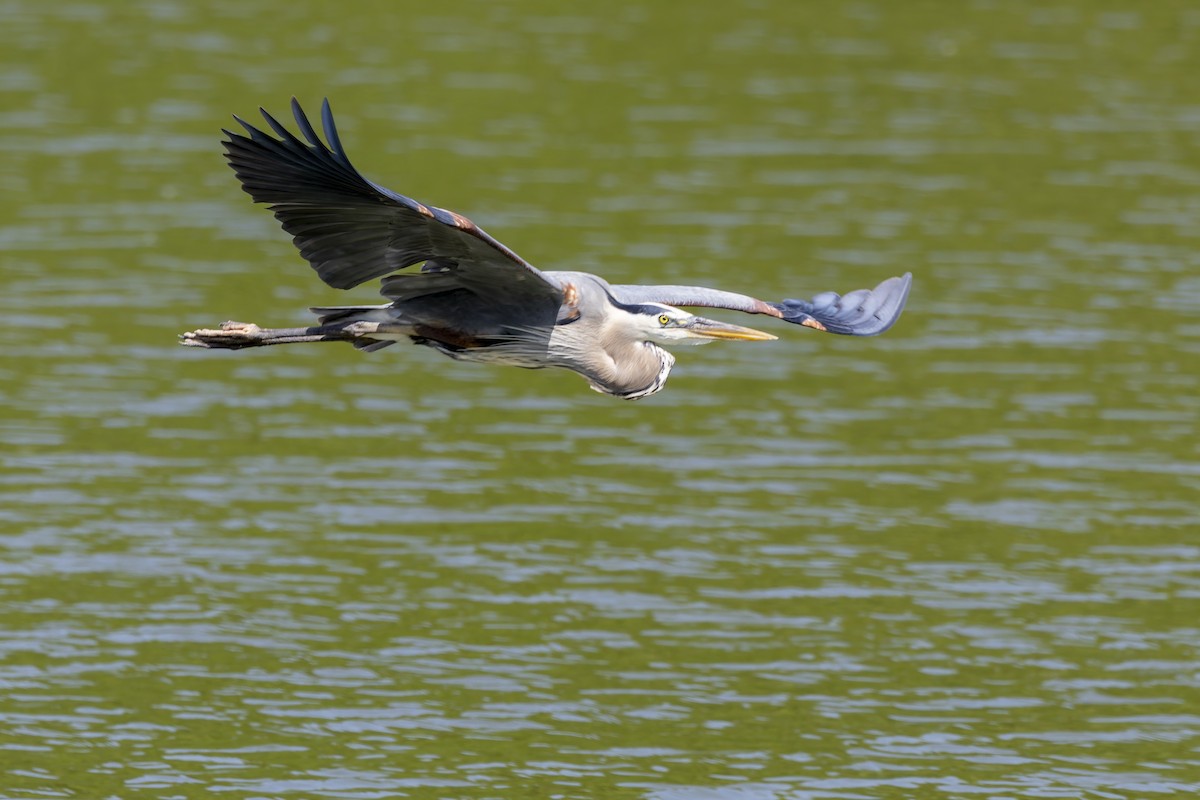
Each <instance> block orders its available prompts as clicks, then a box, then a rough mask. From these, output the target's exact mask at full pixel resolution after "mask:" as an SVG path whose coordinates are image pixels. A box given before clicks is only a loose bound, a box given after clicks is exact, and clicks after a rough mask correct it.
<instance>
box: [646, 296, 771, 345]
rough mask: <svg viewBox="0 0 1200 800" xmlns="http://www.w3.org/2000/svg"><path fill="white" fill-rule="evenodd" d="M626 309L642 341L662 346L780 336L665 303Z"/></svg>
mask: <svg viewBox="0 0 1200 800" xmlns="http://www.w3.org/2000/svg"><path fill="white" fill-rule="evenodd" d="M626 308H627V309H628V310H629V311H630V312H631V313H632V316H633V318H634V325H635V326H636V328H637V331H638V333H639V334H640V335H641V338H642V341H647V342H654V343H655V344H659V345H668V346H669V345H681V344H707V343H708V342H712V341H716V340H718V339H736V340H741V341H746V342H767V341H770V340H772V339H776V338H778V337H776V336H772V335H771V334H769V333H763V332H762V331H756V330H755V329H754V328H743V327H742V326H741V325H730V324H729V323H727V322H718V321H716V320H712V319H707V318H706V317H698V316H696V315H695V314H689V313H688V312H686V311H683V310H682V309H678V308H675V307H674V306H668V305H665V304H663V303H643V304H641V305H637V306H626Z"/></svg>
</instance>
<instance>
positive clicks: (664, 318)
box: [658, 314, 671, 328]
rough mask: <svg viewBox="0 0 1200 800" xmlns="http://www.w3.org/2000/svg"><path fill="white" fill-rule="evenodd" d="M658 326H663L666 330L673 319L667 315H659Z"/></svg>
mask: <svg viewBox="0 0 1200 800" xmlns="http://www.w3.org/2000/svg"><path fill="white" fill-rule="evenodd" d="M658 324H659V325H662V326H663V327H664V328H665V327H666V326H667V325H670V324H671V317H670V316H669V315H667V314H659V315H658Z"/></svg>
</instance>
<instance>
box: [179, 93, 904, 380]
mask: <svg viewBox="0 0 1200 800" xmlns="http://www.w3.org/2000/svg"><path fill="white" fill-rule="evenodd" d="M292 108H293V112H294V114H295V117H296V121H297V123H298V124H299V126H300V130H301V133H302V134H303V135H304V138H305V139H306V140H307V141H306V142H305V141H301V140H300V139H298V138H297V137H295V136H294V135H292V134H291V133H290V132H289V131H287V130H286V129H285V128H284V127H283V126H282V125H280V124H279V123H278V122H277V121H276V120H275V119H274V118H272V117H271V116H270V115H268V114H267V113H266V112H265V111H264V112H263V116H264V117H265V118H266V120H267V122H268V124H269V125H270V126H271V128H272V130H274V132H275V133H276V134H277V135H278V136H279V138H278V139H276V138H274V137H271V136H269V135H268V134H266V133H263V132H262V131H259V130H257V129H256V128H253V127H252V126H250V125H247V124H246V123H245V122H241V120H238V121H239V122H241V124H242V125H243V127H245V128H246V130H247V132H248V133H249V136H242V135H239V134H234V133H230V132H229V131H226V133H227V134H228V135H229V141H227V142H226V143H225V146H226V149H227V150H228V158H229V160H230V164H231V166H232V167H233V168H234V170H235V171H236V173H237V176H238V178H239V179H240V180H241V181H242V185H243V188H244V189H245V190H246V191H247V192H248V193H249V194H250V195H251V196H252V197H253V198H254V199H255V200H257V201H259V202H264V203H270V204H271V210H272V211H274V212H275V216H276V217H277V218H278V219H279V221H280V222H281V223H282V224H283V227H284V229H285V230H286V231H287V232H288V233H291V234H292V235H293V237H294V241H295V243H296V246H297V247H298V248H299V249H300V253H301V255H303V256H304V257H305V258H306V259H307V260H308V261H309V262H310V263H311V264H312V266H313V268H314V269H315V270H316V271H317V274H318V275H319V276H320V277H321V278H322V279H323V280H324V281H325V282H326V283H328V284H329V285H330V286H333V287H335V288H339V289H349V288H352V287H354V286H357V285H359V284H361V283H364V282H366V281H368V280H371V279H373V278H383V281H382V285H381V293H382V294H383V296H384V297H386V298H387V299H388V300H389V302H388V303H386V304H383V305H376V306H346V307H333V308H314V309H312V310H313V311H314V312H315V313H316V314H317V315H318V317H319V322H318V324H317V325H314V326H311V327H307V328H286V329H263V328H259V327H258V326H256V325H247V324H242V323H233V322H229V323H225V324H224V325H222V326H221V328H219V329H202V330H197V331H191V332H189V333H186V334H184V335H183V337H182V343H183V344H185V345H191V346H196V347H209V348H224V349H239V348H243V347H258V346H263V345H273V344H290V343H296V342H313V341H347V342H350V343H351V344H353V345H354V346H355V347H356V348H359V349H361V350H367V351H371V350H377V349H380V348H383V347H387V346H389V345H390V344H392V343H394V342H397V341H412V342H415V343H418V344H423V345H427V346H429V347H432V348H434V349H436V350H438V351H439V352H442V353H444V354H446V355H448V356H450V357H451V358H454V359H457V360H460V361H475V362H482V363H491V364H505V365H510V366H518V367H525V368H529V369H540V368H543V367H559V368H563V369H568V370H571V371H573V372H576V373H579V374H580V375H582V376H583V377H584V378H586V379H587V381H588V382H589V384H590V385H591V387H592V388H593V389H596V390H597V391H600V392H604V393H606V394H611V395H615V396H618V397H623V398H626V399H630V400H636V399H638V398H640V397H645V396H647V395H650V394H653V393H654V392H657V391H658V390H659V389H661V388H662V387H663V385H664V384H665V383H666V380H667V376H668V375H669V373H670V371H671V367H672V366H673V365H674V363H675V359H674V357H673V356H672V355H671V354H670V353H669V352H668V351H667V350H666V349H664V347H665V346H672V345H680V344H704V343H706V342H709V341H713V340H714V339H740V340H751V341H753V340H769V339H774V338H776V337H774V336H772V335H771V334H767V333H763V332H761V331H756V330H753V329H751V328H743V327H741V326H737V325H730V324H727V323H723V322H716V321H713V320H709V319H705V318H704V317H698V316H695V315H693V314H690V313H689V312H687V311H684V310H683V309H682V308H681V306H703V307H715V308H727V309H732V310H736V311H742V312H746V313H751V314H764V315H767V316H772V317H776V318H779V319H782V320H784V321H786V322H792V323H796V324H799V325H804V326H806V327H809V328H814V329H816V330H821V331H828V332H831V333H842V334H849V335H856V336H873V335H875V334H878V333H882V332H883V331H885V330H887V329H888V328H889V327H891V325H892V324H893V323H894V322H895V320H896V318H897V317H899V315H900V312H901V311H902V310H903V308H904V303H905V300H906V299H907V297H908V290H909V286H910V282H911V276H909V275H905V276H904V277H903V278H889V279H888V280H886V281H884V282H883V283H882V284H880V285H879V286H878V287H876V288H875V289H874V290H873V291H867V290H859V291H857V292H851V293H849V294H847V295H846V296H845V297H842V296H839V295H837V294H835V293H833V292H826V293H824V294H822V295H818V296H817V297H815V298H813V300H811V301H804V300H784V301H782V302H781V303H768V302H764V301H762V300H757V299H755V298H753V297H749V296H747V295H741V294H735V293H732V292H725V291H720V290H715V289H705V288H702V287H694V286H636V285H614V284H609V283H608V282H607V281H605V280H604V279H602V278H600V277H598V276H596V275H592V274H589V273H586V272H551V271H541V270H538V269H536V268H534V267H533V266H532V265H531V264H529V263H528V262H526V261H525V260H524V259H522V258H521V257H520V256H518V255H516V254H515V253H513V252H512V251H511V250H509V249H508V248H507V247H505V246H504V245H502V244H500V243H499V242H498V241H496V240H495V239H493V238H492V237H490V236H488V235H487V234H486V233H484V232H483V231H482V230H481V229H480V228H479V227H478V226H476V225H475V224H474V223H472V222H471V221H470V220H468V219H466V218H465V217H463V216H461V215H459V214H455V213H454V212H452V211H445V210H443V209H440V208H436V207H434V206H426V205H424V204H422V203H418V202H417V201H415V200H412V199H411V198H408V197H404V196H403V195H399V194H396V193H394V192H391V191H390V190H388V189H385V188H383V187H382V186H379V185H377V184H374V183H371V182H370V181H368V180H367V179H366V178H364V177H362V175H361V174H359V173H358V171H357V170H356V169H354V167H353V166H351V164H350V161H349V159H348V158H347V157H346V155H345V151H344V150H343V149H342V146H341V142H340V140H339V138H338V135H337V130H336V128H335V127H334V124H333V116H332V114H331V112H330V110H329V104H328V103H326V104H325V105H324V106H323V108H322V122H323V124H324V128H325V136H326V139H327V140H328V141H329V146H328V147H327V146H326V145H325V144H324V143H322V142H321V140H320V138H319V137H318V136H317V134H316V132H315V130H313V128H312V126H311V125H310V124H309V122H308V119H307V118H306V117H305V115H304V113H303V112H302V111H301V110H300V106H299V105H298V104H297V103H296V101H295V100H293V101H292ZM418 264H420V265H421V266H420V268H419V269H416V270H412V269H409V268H410V267H414V266H416V265H418Z"/></svg>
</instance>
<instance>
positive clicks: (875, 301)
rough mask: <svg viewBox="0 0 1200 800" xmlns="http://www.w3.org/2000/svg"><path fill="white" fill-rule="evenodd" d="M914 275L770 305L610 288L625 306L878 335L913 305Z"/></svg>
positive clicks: (684, 292) (732, 296)
mask: <svg viewBox="0 0 1200 800" xmlns="http://www.w3.org/2000/svg"><path fill="white" fill-rule="evenodd" d="M911 287H912V273H911V272H906V273H905V274H904V275H903V276H902V277H898V278H888V279H887V280H886V281H884V282H883V283H881V284H879V285H878V286H876V287H875V288H874V289H859V290H858V291H854V292H849V293H848V294H846V295H839V294H838V293H837V292H824V293H822V294H819V295H817V296H816V297H814V298H813V299H812V300H784V301H782V302H779V303H769V302H766V301H764V300H759V299H757V298H754V297H750V296H748V295H744V294H737V293H735V292H726V291H721V290H719V289H706V288H704V287H701V286H637V285H618V284H614V285H612V286H610V287H609V290H610V291H611V292H612V295H613V297H615V298H616V299H617V300H619V301H620V302H622V303H630V304H633V303H666V304H667V305H670V306H678V307H696V306H702V307H705V308H727V309H730V310H731V311H743V312H745V313H747V314H766V315H768V316H772V317H778V318H779V319H782V320H783V321H784V322H791V323H793V324H796V325H803V326H805V327H807V328H814V329H816V330H819V331H825V332H828V333H838V334H842V335H845V336H877V335H878V334H881V333H883V332H884V331H886V330H887V329H888V328H890V327H892V325H894V324H895V322H896V320H897V319H899V318H900V312H902V311H903V310H904V304H905V303H906V302H907V301H908V292H909V289H910V288H911Z"/></svg>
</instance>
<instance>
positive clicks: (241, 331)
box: [179, 321, 378, 350]
mask: <svg viewBox="0 0 1200 800" xmlns="http://www.w3.org/2000/svg"><path fill="white" fill-rule="evenodd" d="M376 327H378V326H376ZM298 342H360V343H369V342H370V337H367V336H363V335H362V334H361V333H360V332H356V331H355V330H354V326H353V325H351V326H347V325H345V324H344V323H343V324H340V325H314V326H311V327H308V328H260V327H258V326H257V325H255V324H254V323H253V322H233V321H230V322H223V323H221V327H220V328H201V329H199V330H194V331H188V332H187V333H184V334H180V336H179V343H180V344H181V345H184V346H186V347H207V348H210V349H220V350H240V349H241V348H243V347H266V346H268V345H273V344H296V343H298Z"/></svg>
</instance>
